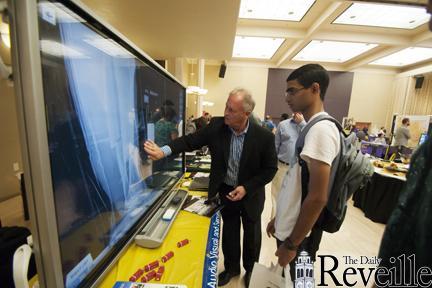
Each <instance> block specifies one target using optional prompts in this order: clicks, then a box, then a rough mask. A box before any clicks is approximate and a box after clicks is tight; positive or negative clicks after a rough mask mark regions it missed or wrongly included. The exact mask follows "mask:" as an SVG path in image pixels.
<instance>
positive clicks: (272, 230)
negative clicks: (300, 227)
mask: <svg viewBox="0 0 432 288" xmlns="http://www.w3.org/2000/svg"><path fill="white" fill-rule="evenodd" d="M266 231H267V236H268V237H272V236H273V237H274V233H275V232H276V229H275V218H273V219H272V220H271V221H270V222H269V223H268V224H267V229H266Z"/></svg>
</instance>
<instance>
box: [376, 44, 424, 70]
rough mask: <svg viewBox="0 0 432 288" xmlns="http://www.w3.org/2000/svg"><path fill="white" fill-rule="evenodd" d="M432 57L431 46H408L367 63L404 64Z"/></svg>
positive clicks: (398, 65) (397, 65)
mask: <svg viewBox="0 0 432 288" xmlns="http://www.w3.org/2000/svg"><path fill="white" fill-rule="evenodd" d="M430 58H432V48H423V47H409V48H406V49H403V50H401V51H399V52H396V53H393V54H390V55H388V56H386V57H383V58H380V59H378V60H375V61H373V62H371V63H369V64H372V65H383V66H396V67H401V66H406V65H410V64H414V63H417V62H420V61H423V60H427V59H430Z"/></svg>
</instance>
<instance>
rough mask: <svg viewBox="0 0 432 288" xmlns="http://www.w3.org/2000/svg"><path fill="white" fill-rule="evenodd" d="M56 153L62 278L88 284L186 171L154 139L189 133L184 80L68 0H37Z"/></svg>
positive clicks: (51, 149) (50, 127) (72, 283)
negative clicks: (161, 153)
mask: <svg viewBox="0 0 432 288" xmlns="http://www.w3.org/2000/svg"><path fill="white" fill-rule="evenodd" d="M38 23H39V34H40V55H41V61H42V79H43V91H44V100H45V112H46V123H47V127H48V143H49V157H50V165H51V171H49V172H50V173H51V176H52V183H53V191H54V200H55V212H56V217H57V230H58V238H59V243H60V253H61V263H62V271H63V278H64V283H65V286H66V287H81V286H87V285H88V283H89V279H91V278H92V277H93V276H92V275H93V274H97V273H98V272H100V271H101V270H103V269H104V266H106V265H107V263H109V262H110V261H111V260H112V259H113V257H115V255H116V253H118V251H119V250H120V249H121V248H122V246H124V245H125V243H127V241H128V240H129V239H130V238H131V236H132V235H133V233H134V231H135V230H136V228H137V227H138V225H140V224H141V223H142V222H143V221H145V220H143V219H145V217H146V215H148V213H149V211H151V209H152V208H153V206H154V205H155V203H156V202H157V200H158V199H161V197H162V196H163V195H165V194H166V193H165V192H166V191H168V190H169V189H170V188H171V187H172V185H173V184H175V182H176V181H177V180H178V179H179V177H180V176H181V175H182V173H183V165H184V164H183V161H182V158H180V157H179V155H173V156H171V157H170V158H168V159H165V160H164V161H158V162H152V161H151V160H149V159H148V157H147V155H146V153H145V152H144V150H143V143H144V141H146V140H147V139H150V140H153V141H155V142H156V143H157V144H159V145H165V144H167V143H168V142H170V141H171V140H172V139H175V138H176V137H178V135H179V134H181V133H182V129H183V128H182V125H181V124H180V123H183V121H182V120H183V117H184V101H185V89H184V87H183V86H182V85H180V84H179V83H178V82H176V81H175V80H173V79H172V78H171V77H170V76H169V75H168V74H166V73H164V72H163V71H162V69H159V68H158V67H157V66H156V65H155V64H154V63H153V62H152V61H149V60H147V58H145V57H144V56H143V55H141V54H140V53H139V52H137V51H136V50H134V49H133V48H131V47H130V46H129V45H127V44H125V42H123V41H122V40H121V39H120V38H119V37H118V36H116V34H114V33H112V32H110V31H109V30H108V29H106V28H105V27H104V26H103V25H101V24H100V23H98V22H96V20H94V19H93V18H92V17H91V15H89V14H87V12H84V11H83V10H81V9H80V8H79V7H77V6H76V5H75V4H73V3H70V2H66V1H65V2H64V3H63V2H51V1H39V2H38Z"/></svg>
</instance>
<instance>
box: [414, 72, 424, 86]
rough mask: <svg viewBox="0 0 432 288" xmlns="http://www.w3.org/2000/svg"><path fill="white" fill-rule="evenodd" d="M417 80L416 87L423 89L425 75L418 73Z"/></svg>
mask: <svg viewBox="0 0 432 288" xmlns="http://www.w3.org/2000/svg"><path fill="white" fill-rule="evenodd" d="M414 78H415V80H416V82H415V89H421V88H422V86H423V81H424V76H423V75H416V76H414Z"/></svg>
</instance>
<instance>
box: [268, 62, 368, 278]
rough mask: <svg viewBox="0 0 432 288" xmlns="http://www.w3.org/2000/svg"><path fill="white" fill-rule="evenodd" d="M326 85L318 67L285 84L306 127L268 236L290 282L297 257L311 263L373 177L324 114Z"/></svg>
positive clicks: (352, 139) (352, 142)
mask: <svg viewBox="0 0 432 288" xmlns="http://www.w3.org/2000/svg"><path fill="white" fill-rule="evenodd" d="M328 85H329V75H328V73H327V71H326V70H325V69H324V68H323V67H322V66H321V65H318V64H307V65H304V66H302V67H300V68H298V69H296V70H294V71H293V72H292V73H291V74H290V75H289V76H288V79H287V90H286V101H287V103H288V105H289V106H290V107H291V109H292V110H293V111H299V112H301V113H302V114H303V116H304V118H305V120H306V121H307V124H306V126H305V127H304V128H303V129H302V131H301V132H300V135H299V137H298V139H297V143H296V152H297V158H298V159H297V160H298V161H297V162H296V163H295V164H294V165H293V166H292V167H291V169H290V170H289V172H288V174H287V175H286V176H285V179H284V180H283V183H282V187H281V191H280V193H279V198H278V201H277V205H278V206H277V208H276V217H275V218H274V219H272V220H271V221H270V223H269V224H268V226H267V233H268V235H273V236H274V237H276V239H277V242H278V249H277V251H276V256H277V257H278V262H279V264H280V265H281V266H283V267H285V266H287V264H290V275H291V280H292V281H294V280H295V277H294V276H295V275H294V272H295V261H293V260H295V258H296V256H297V253H300V252H301V251H306V252H308V254H309V256H310V257H311V259H312V261H315V256H316V252H317V251H318V248H319V244H320V242H321V237H322V233H323V231H327V232H330V233H333V232H336V231H338V230H339V228H340V225H341V224H342V222H343V220H344V217H345V213H346V208H347V200H348V199H349V197H350V196H351V195H352V193H354V191H355V190H357V189H358V188H359V187H360V186H361V185H362V184H364V183H365V182H366V181H367V180H368V179H370V177H371V175H372V173H373V168H372V166H371V164H370V162H369V160H368V159H366V158H365V157H364V156H363V155H362V154H361V153H358V151H357V149H356V147H355V143H356V136H355V134H353V133H352V134H350V135H345V134H344V132H343V128H342V126H341V125H340V124H339V122H337V121H336V120H335V119H334V118H333V117H331V116H330V115H328V114H327V113H326V112H324V106H323V101H324V97H325V93H326V90H327V87H328ZM341 163H342V164H343V165H341Z"/></svg>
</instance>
